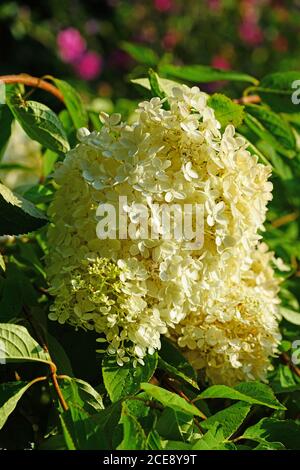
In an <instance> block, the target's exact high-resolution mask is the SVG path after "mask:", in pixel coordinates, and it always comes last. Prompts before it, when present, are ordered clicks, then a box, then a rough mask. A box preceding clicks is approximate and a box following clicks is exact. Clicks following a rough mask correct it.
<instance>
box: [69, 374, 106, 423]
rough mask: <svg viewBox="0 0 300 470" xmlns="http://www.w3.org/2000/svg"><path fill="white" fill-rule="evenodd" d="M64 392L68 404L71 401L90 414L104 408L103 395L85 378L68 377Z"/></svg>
mask: <svg viewBox="0 0 300 470" xmlns="http://www.w3.org/2000/svg"><path fill="white" fill-rule="evenodd" d="M62 392H63V395H64V398H65V400H66V402H67V403H68V404H70V403H71V404H73V406H77V407H79V408H80V409H82V410H84V411H86V412H87V413H89V414H93V413H95V412H97V411H100V410H103V409H104V405H103V401H102V397H101V395H99V393H98V392H97V391H96V390H95V389H94V388H93V387H92V386H91V385H90V384H89V383H87V382H84V381H83V380H80V379H74V378H72V377H68V378H67V377H66V378H65V381H64V385H63V387H62Z"/></svg>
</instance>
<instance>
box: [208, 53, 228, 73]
mask: <svg viewBox="0 0 300 470" xmlns="http://www.w3.org/2000/svg"><path fill="white" fill-rule="evenodd" d="M211 65H212V66H213V67H216V68H217V69H224V70H229V69H230V63H229V61H228V60H227V59H226V58H225V57H223V56H222V55H215V56H213V58H212V60H211Z"/></svg>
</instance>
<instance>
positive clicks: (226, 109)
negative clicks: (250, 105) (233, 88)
mask: <svg viewBox="0 0 300 470" xmlns="http://www.w3.org/2000/svg"><path fill="white" fill-rule="evenodd" d="M207 105H208V106H210V107H211V108H213V110H214V111H215V116H216V119H217V120H218V121H219V122H220V124H221V126H222V128H223V129H224V128H225V127H226V126H227V125H228V124H232V125H233V126H234V127H238V126H240V125H241V124H242V122H243V119H244V106H241V105H240V104H237V103H234V102H233V101H232V100H231V99H230V98H228V97H227V96H225V95H222V94H221V93H215V94H213V95H211V96H210V97H209V99H208V102H207Z"/></svg>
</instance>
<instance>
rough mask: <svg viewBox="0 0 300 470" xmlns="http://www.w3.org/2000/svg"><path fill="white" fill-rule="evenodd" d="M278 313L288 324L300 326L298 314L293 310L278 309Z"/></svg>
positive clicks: (299, 315) (299, 314)
mask: <svg viewBox="0 0 300 470" xmlns="http://www.w3.org/2000/svg"><path fill="white" fill-rule="evenodd" d="M280 313H281V315H282V316H283V318H284V319H285V320H287V321H288V322H290V323H293V325H300V313H299V312H295V310H292V309H290V308H286V307H280Z"/></svg>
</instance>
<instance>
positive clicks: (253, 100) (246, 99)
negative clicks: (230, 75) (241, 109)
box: [233, 95, 261, 104]
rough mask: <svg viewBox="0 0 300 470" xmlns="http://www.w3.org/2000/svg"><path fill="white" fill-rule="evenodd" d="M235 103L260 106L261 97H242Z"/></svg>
mask: <svg viewBox="0 0 300 470" xmlns="http://www.w3.org/2000/svg"><path fill="white" fill-rule="evenodd" d="M233 101H234V102H235V103H238V104H258V103H260V102H261V97H260V96H258V95H249V96H242V97H241V98H237V99H235V100H233Z"/></svg>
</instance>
